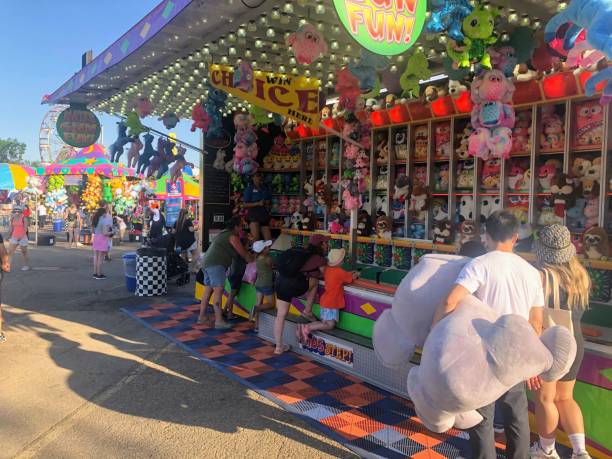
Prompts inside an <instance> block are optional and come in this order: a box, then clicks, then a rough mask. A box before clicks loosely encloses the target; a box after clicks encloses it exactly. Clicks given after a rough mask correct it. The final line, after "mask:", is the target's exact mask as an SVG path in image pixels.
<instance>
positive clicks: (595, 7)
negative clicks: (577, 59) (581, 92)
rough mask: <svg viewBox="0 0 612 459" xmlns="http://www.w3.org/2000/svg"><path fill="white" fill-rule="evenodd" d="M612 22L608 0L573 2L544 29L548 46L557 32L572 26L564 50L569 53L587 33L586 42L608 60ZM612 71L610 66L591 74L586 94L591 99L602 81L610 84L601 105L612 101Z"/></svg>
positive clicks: (611, 7)
mask: <svg viewBox="0 0 612 459" xmlns="http://www.w3.org/2000/svg"><path fill="white" fill-rule="evenodd" d="M611 19H612V5H611V4H610V2H609V1H608V0H573V1H572V2H571V3H570V4H569V6H568V7H567V8H565V9H563V10H562V11H561V12H559V13H557V14H556V15H555V16H553V17H552V18H551V19H550V20H549V21H548V23H547V24H546V28H545V29H544V37H545V39H546V41H547V42H548V43H550V42H552V41H553V40H554V39H555V38H556V35H557V31H558V29H559V28H560V27H561V26H562V25H564V24H568V23H570V24H571V26H570V29H569V30H568V32H567V33H566V36H565V41H564V43H563V47H564V49H565V50H566V51H569V50H570V49H571V48H572V47H573V46H574V44H575V42H576V38H577V37H578V35H579V34H580V33H581V32H582V31H583V29H584V30H586V37H585V38H586V41H587V42H588V43H589V44H590V45H591V47H592V48H593V49H595V50H598V51H601V52H602V53H603V54H605V55H606V57H607V58H608V59H610V58H612V44H611V43H612V40H611V38H612V33H611V32H610V27H609V25H610V20H611ZM611 79H612V69H611V68H610V67H607V68H605V69H603V70H600V71H599V72H597V73H595V74H594V75H592V76H591V77H590V78H589V79H588V80H587V81H586V84H585V93H586V95H587V96H592V95H593V93H594V92H595V86H596V85H597V84H598V83H600V82H601V81H607V84H606V86H605V88H604V90H603V95H602V97H601V99H600V103H601V104H607V103H608V102H610V100H612V81H610V80H611Z"/></svg>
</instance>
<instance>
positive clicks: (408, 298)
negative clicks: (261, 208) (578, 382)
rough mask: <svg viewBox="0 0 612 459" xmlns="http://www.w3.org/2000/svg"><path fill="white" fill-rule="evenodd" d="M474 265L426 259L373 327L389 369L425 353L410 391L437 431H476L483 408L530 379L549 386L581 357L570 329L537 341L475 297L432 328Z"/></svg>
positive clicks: (457, 259)
mask: <svg viewBox="0 0 612 459" xmlns="http://www.w3.org/2000/svg"><path fill="white" fill-rule="evenodd" d="M469 261H470V258H468V257H461V256H457V255H442V254H427V255H424V256H423V257H421V259H420V261H419V263H418V264H416V266H415V267H413V268H412V269H411V270H410V271H409V272H408V274H407V275H406V276H405V277H404V279H403V280H402V282H401V283H400V285H399V286H398V288H397V291H396V294H395V296H394V298H393V302H392V305H391V308H390V309H387V310H385V311H383V313H382V314H381V315H380V317H379V318H378V319H377V320H376V322H375V324H374V330H373V337H372V341H373V346H374V352H375V355H376V356H377V358H378V359H379V360H380V361H381V363H382V364H383V365H385V366H386V367H389V368H393V369H402V368H406V367H408V366H409V365H410V360H411V359H412V357H413V354H414V352H415V350H416V348H417V347H421V348H423V351H422V356H421V364H420V365H419V366H416V367H413V368H411V369H410V372H409V374H408V380H407V389H408V393H409V395H410V399H411V400H412V401H413V402H414V404H415V409H416V411H417V415H418V416H419V419H420V420H421V421H423V423H424V425H425V426H426V427H427V428H429V429H431V430H433V431H435V432H444V431H446V430H448V429H450V428H451V427H453V426H454V427H456V428H469V427H472V426H474V425H476V424H478V423H479V422H480V421H481V420H482V416H480V415H479V414H478V413H477V412H476V410H477V409H478V408H481V407H483V406H486V405H488V404H489V403H492V402H493V401H495V400H496V399H497V398H499V397H500V396H501V395H502V394H503V393H505V392H506V391H507V390H508V389H510V387H512V386H514V385H516V384H518V383H519V382H521V381H524V380H526V379H528V378H529V377H531V376H533V375H537V374H539V375H540V376H541V377H542V378H543V379H544V380H546V381H553V380H556V379H558V378H560V377H561V376H563V375H564V374H565V373H566V372H567V370H568V369H569V367H570V366H571V364H572V362H573V360H574V357H575V354H576V342H575V340H574V338H573V336H572V334H571V333H570V332H569V330H568V329H566V328H564V327H560V326H555V327H550V328H548V329H547V330H546V331H545V332H544V333H543V334H542V335H541V336H540V337H538V336H537V334H536V333H535V331H534V330H533V328H532V327H531V326H530V325H529V323H528V322H527V321H526V320H525V319H524V318H522V317H520V316H517V315H505V316H501V317H500V316H499V314H498V313H497V312H495V310H493V309H492V308H491V307H489V306H488V305H484V304H483V303H482V302H480V301H479V300H477V299H476V298H475V297H473V296H471V295H470V296H468V297H466V298H465V299H464V300H462V301H461V302H460V303H459V305H458V307H457V309H456V310H455V311H453V313H451V314H449V315H448V316H446V317H445V318H444V319H442V320H441V321H440V322H438V323H437V324H436V325H435V326H434V327H433V329H432V328H431V327H430V324H431V323H432V321H433V316H434V314H435V310H436V307H437V306H438V305H439V304H441V303H442V302H443V301H444V300H445V298H446V296H447V295H448V293H449V292H450V290H451V288H452V285H453V283H454V281H455V279H456V278H457V276H458V275H459V272H460V271H461V269H462V268H463V266H464V265H465V264H466V263H467V262H469ZM458 382H460V384H459V383H458Z"/></svg>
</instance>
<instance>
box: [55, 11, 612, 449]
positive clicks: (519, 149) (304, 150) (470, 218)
mask: <svg viewBox="0 0 612 459" xmlns="http://www.w3.org/2000/svg"><path fill="white" fill-rule="evenodd" d="M252 3H253V2H243V3H241V4H237V5H236V4H234V5H231V6H230V5H225V4H219V2H212V1H207V0H204V1H190V0H173V1H162V2H161V3H160V4H159V6H158V7H156V8H155V9H154V10H153V11H151V12H150V13H149V14H148V15H147V16H146V17H145V18H143V19H142V21H140V22H139V23H138V24H137V25H136V26H135V27H133V28H132V29H130V31H128V32H127V33H126V34H125V35H124V36H122V37H121V38H120V39H119V40H117V42H115V43H114V44H113V45H111V46H110V47H109V48H108V49H107V50H105V51H104V52H102V53H101V54H100V56H98V57H97V58H95V59H94V60H93V61H92V62H91V63H90V64H88V65H87V66H86V67H84V68H83V69H82V70H80V71H79V72H77V73H76V74H75V75H74V76H73V77H71V78H70V79H69V80H68V81H67V82H66V83H65V84H64V85H62V86H61V87H60V88H59V89H58V90H57V91H55V92H54V93H52V94H51V95H49V96H48V97H46V99H45V101H46V102H47V103H64V104H70V103H72V102H77V103H83V102H86V106H87V108H88V109H90V110H93V111H101V112H106V113H109V114H121V115H125V114H126V110H128V108H127V107H135V110H137V109H138V107H139V106H140V105H143V106H144V105H146V104H145V103H144V102H145V100H144V99H146V102H148V103H149V104H150V107H149V108H150V110H145V112H144V113H141V114H142V115H143V116H140V115H141V114H139V115H138V117H137V118H139V119H143V120H144V119H146V117H147V116H157V117H160V118H161V119H163V120H165V121H172V120H176V119H178V118H184V119H190V120H191V121H192V123H193V125H192V130H193V131H195V132H197V133H198V134H199V135H200V139H201V144H200V147H201V150H202V151H206V155H205V156H203V157H202V162H201V165H200V166H201V167H200V170H201V171H202V173H201V177H200V186H201V187H202V188H204V185H206V187H208V188H207V190H208V192H207V193H203V194H201V197H200V199H201V206H200V212H201V214H200V215H201V216H202V215H206V217H207V218H206V219H201V220H202V225H203V227H204V228H203V232H204V233H205V234H208V231H211V232H214V231H218V229H219V228H220V227H221V226H222V224H223V222H224V221H226V220H227V218H229V216H230V215H231V213H232V210H233V211H235V212H236V213H240V212H241V204H242V194H243V191H244V188H245V186H246V184H247V183H248V180H249V177H250V176H251V175H252V174H253V173H254V172H255V171H259V172H261V173H262V174H263V176H264V181H265V182H266V183H267V184H268V186H269V187H270V189H271V194H272V199H271V203H270V214H271V217H272V220H271V223H270V224H271V226H272V228H273V231H274V232H275V235H280V236H279V238H278V241H277V244H276V245H275V248H277V247H278V248H279V249H280V248H286V247H288V246H304V245H307V243H308V240H309V239H310V237H312V236H313V235H314V234H325V235H328V236H329V237H330V238H331V241H330V246H331V247H332V248H340V247H342V248H345V249H346V250H347V253H348V256H347V259H348V260H349V261H350V267H351V268H355V267H356V268H357V269H359V270H360V272H361V277H360V279H359V280H358V281H356V282H354V283H353V284H352V285H351V286H349V287H347V288H346V289H345V297H346V308H345V309H344V310H342V312H341V313H340V320H339V322H338V325H337V329H336V330H335V331H333V332H330V333H317V334H315V335H314V338H313V339H312V340H311V342H306V343H301V344H298V343H297V342H295V341H294V342H293V344H295V346H294V348H295V350H296V352H298V353H302V354H303V355H307V356H309V357H312V358H315V359H321V361H322V362H324V363H325V364H326V365H329V366H332V367H334V368H337V369H338V370H340V371H343V372H346V373H350V374H351V375H353V376H352V377H358V378H360V379H362V380H366V381H368V382H370V383H372V384H374V385H377V386H379V387H383V388H384V389H386V390H388V391H390V392H393V393H395V394H398V395H400V396H402V397H406V396H407V395H408V394H407V388H406V374H407V373H408V371H409V369H410V368H411V367H413V366H414V365H418V364H419V357H418V355H417V356H415V357H414V358H413V359H412V361H411V362H410V363H406V364H405V365H403V366H402V367H401V368H396V369H389V368H387V367H385V366H384V365H382V363H381V361H380V360H379V359H377V357H376V356H375V352H374V350H373V349H372V336H373V330H374V326H375V324H376V322H377V320H378V319H379V318H380V317H381V316H382V315H383V314H384V313H385V311H387V310H389V308H391V305H392V304H393V301H394V298H396V296H395V294H396V291H397V289H398V286H400V285H402V280H403V279H405V278H406V276H410V273H411V272H414V270H415V269H416V268H418V267H419V264H420V263H421V261H422V260H423V257H424V256H426V255H428V254H432V253H433V254H451V255H452V254H455V253H456V252H457V250H458V248H459V247H460V245H461V244H463V243H465V242H467V241H469V240H470V239H476V238H478V237H479V235H480V233H481V231H482V229H483V227H484V225H485V224H486V220H487V218H488V217H489V215H490V214H491V213H492V212H494V211H495V210H497V209H500V208H507V209H510V210H511V211H512V212H513V213H514V214H515V215H516V216H517V218H518V219H519V221H520V223H521V231H520V240H519V244H518V249H519V250H518V252H519V253H520V255H521V256H523V257H524V258H526V259H527V260H529V261H533V260H534V255H533V253H532V251H531V244H532V242H533V240H534V239H535V238H537V231H538V229H539V228H541V227H543V226H546V225H550V224H552V223H563V224H566V225H567V226H568V228H569V229H570V231H571V233H572V242H573V243H574V245H575V246H576V250H577V252H578V254H579V257H580V260H581V262H582V263H583V264H584V265H585V266H586V267H587V270H588V271H589V274H590V277H591V280H592V282H593V288H592V290H591V302H590V307H589V309H588V310H587V311H586V312H585V315H584V318H583V332H584V335H585V337H586V340H587V342H586V355H585V360H584V363H583V366H582V369H581V371H580V373H579V375H578V382H577V384H576V398H577V400H578V402H579V404H580V405H581V407H582V409H583V413H584V416H585V426H586V432H587V438H588V440H587V443H588V447H589V451H590V452H591V453H592V454H593V455H594V456H596V457H608V458H611V457H612V443H611V441H610V436H609V433H608V432H607V425H608V424H607V423H606V421H605V416H606V413H608V412H609V411H610V410H611V409H612V392H611V389H612V385H611V383H610V371H611V369H612V322H611V321H610V317H611V316H612V314H611V313H612V262H609V261H608V260H607V258H608V257H609V256H610V253H609V244H608V242H609V234H610V232H612V226H611V225H612V218H610V215H611V213H610V212H611V206H612V199H611V196H612V188H610V187H611V186H612V182H611V181H610V180H611V179H612V171H611V161H610V158H609V151H610V138H611V130H610V124H611V121H610V105H609V101H610V96H611V94H610V87H609V84H607V83H606V81H607V78H608V74H609V73H610V67H609V66H608V62H607V60H606V59H607V57H606V56H609V54H610V53H609V50H608V49H605V48H604V46H605V40H604V41H603V44H602V42H600V41H599V40H595V42H592V41H591V40H589V39H588V38H589V32H590V29H591V28H592V29H593V30H594V32H595V34H596V33H597V32H599V30H598V29H599V28H600V24H599V23H598V22H596V21H592V19H591V18H594V17H595V16H597V15H594V14H593V15H591V14H588V11H589V10H588V5H587V3H588V2H586V1H584V0H572V1H571V2H569V4H568V2H562V3H557V2H552V3H551V2H548V3H546V2H544V3H543V2H537V1H532V0H527V2H523V1H521V2H519V1H518V0H517V1H510V2H501V1H494V2H487V3H482V4H480V3H472V2H467V1H442V2H430V4H429V5H428V4H427V2H425V1H422V0H412V1H403V0H384V1H382V0H381V1H378V0H362V1H357V0H346V1H336V0H318V1H313V2H301V1H300V2H290V1H289V2H285V1H282V2H261V3H259V4H258V5H254V4H252ZM593 4H594V5H595V4H596V5H599V6H602V11H606V12H605V13H601V14H600V16H601V17H602V18H603V17H606V18H607V17H608V13H607V11H609V9H606V8H605V5H607V3H606V2H605V1H603V0H599V1H598V2H595V3H593ZM211 7H214V8H215V13H216V14H215V15H214V16H210V15H209V14H207V13H206V12H207V8H211ZM568 22H571V23H572V24H573V26H572V28H571V29H568V28H567V26H563V24H564V23H568ZM170 23H171V24H172V25H171V26H169V24H170ZM177 30H190V33H189V34H187V33H185V34H182V33H179V32H177ZM595 34H594V35H593V36H596V35H595ZM193 36H198V37H201V39H200V40H199V41H198V40H193V39H192V38H191V37H193ZM566 36H567V38H568V39H567V40H566V39H565V38H566ZM570 36H571V37H570ZM602 36H604V37H608V36H609V31H604V32H603V33H602ZM169 40H170V41H172V43H173V44H174V45H175V46H174V47H173V49H180V51H175V52H166V53H165V54H163V57H162V55H161V54H160V53H158V51H161V50H166V51H167V47H166V43H167V42H168V41H169ZM573 44H575V47H573V48H572V45H573ZM152 53H155V55H156V56H158V57H157V58H156V59H149V57H148V56H151V55H152ZM143 75H144V76H143ZM606 84H607V86H606ZM165 121H164V122H165ZM171 124H172V123H170V124H169V126H170V125H171ZM179 172H180V170H179ZM208 174H210V175H208ZM207 177H210V180H207ZM564 190H570V191H569V192H566V191H564ZM213 196H214V197H213ZM208 217H210V218H208ZM203 239H204V243H205V244H206V243H207V241H208V237H204V238H203ZM201 291H202V285H200V284H198V286H197V288H196V298H199V297H200V295H201ZM224 301H225V299H224ZM254 303H255V290H254V287H253V286H252V285H250V284H249V283H243V286H242V288H241V290H240V292H239V295H238V298H237V301H236V304H235V306H234V311H235V312H236V313H237V314H239V315H242V316H247V315H248V313H249V312H250V309H251V308H252V307H253V305H254ZM303 308H304V300H303V299H295V300H294V301H293V303H292V305H291V313H292V314H293V315H299V312H300V311H301V310H303ZM314 312H315V314H317V315H318V314H319V306H318V305H315V307H314ZM261 319H262V320H261V323H260V327H259V336H260V337H263V338H265V339H269V340H270V339H271V338H272V336H273V335H272V328H271V326H272V322H273V316H272V315H269V314H262V315H261ZM292 327H294V325H293V322H290V324H289V325H288V333H289V335H288V336H287V338H288V339H289V342H292V341H291V340H295V339H294V338H292V335H293V334H292V331H293V328H292ZM349 361H350V365H348V362H349ZM559 440H560V441H561V442H563V443H564V444H566V445H567V444H568V441H567V437H566V436H565V435H564V434H563V433H562V432H561V433H560V434H559ZM449 456H450V457H453V456H452V455H449Z"/></svg>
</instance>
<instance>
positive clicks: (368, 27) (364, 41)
mask: <svg viewBox="0 0 612 459" xmlns="http://www.w3.org/2000/svg"><path fill="white" fill-rule="evenodd" d="M334 6H335V7H336V12H337V13H338V17H339V18H340V22H342V24H343V25H344V27H345V28H346V30H347V31H348V33H349V34H350V35H351V36H352V37H353V38H354V39H355V40H356V41H357V43H359V44H360V45H361V46H363V47H364V48H366V49H367V50H369V51H371V52H373V53H375V54H381V55H383V56H394V55H397V54H401V53H403V52H405V51H406V50H408V48H410V47H411V46H412V45H413V44H414V43H415V42H416V40H417V38H419V35H420V34H421V31H422V30H423V24H424V22H425V14H426V12H427V0H334Z"/></svg>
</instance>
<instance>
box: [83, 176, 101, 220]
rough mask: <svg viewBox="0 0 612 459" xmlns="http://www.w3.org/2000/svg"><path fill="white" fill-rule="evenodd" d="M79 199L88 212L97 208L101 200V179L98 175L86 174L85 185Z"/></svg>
mask: <svg viewBox="0 0 612 459" xmlns="http://www.w3.org/2000/svg"><path fill="white" fill-rule="evenodd" d="M81 199H82V201H83V204H84V205H85V207H86V208H87V210H89V211H90V212H91V211H95V210H96V209H98V207H99V206H100V201H101V200H102V180H101V179H100V176H99V175H96V174H91V175H88V176H87V185H85V189H84V190H83V195H82V196H81Z"/></svg>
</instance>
